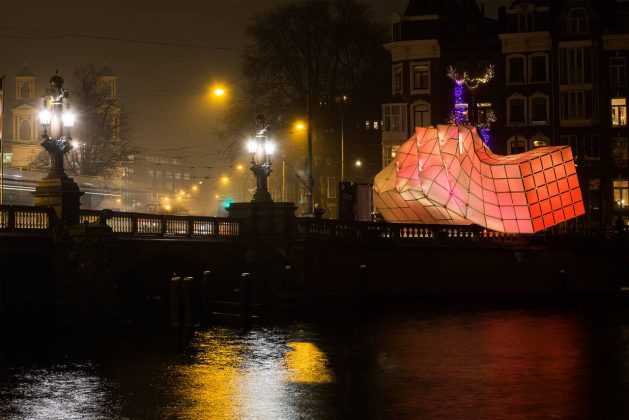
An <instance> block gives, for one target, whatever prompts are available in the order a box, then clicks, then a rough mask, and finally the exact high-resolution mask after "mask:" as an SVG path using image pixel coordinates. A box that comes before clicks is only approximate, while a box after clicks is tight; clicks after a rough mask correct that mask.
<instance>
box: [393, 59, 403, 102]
mask: <svg viewBox="0 0 629 420" xmlns="http://www.w3.org/2000/svg"><path fill="white" fill-rule="evenodd" d="M392 76H393V79H392V91H393V94H394V95H401V94H402V84H403V82H404V79H403V77H402V65H401V64H396V65H395V66H393V73H392Z"/></svg>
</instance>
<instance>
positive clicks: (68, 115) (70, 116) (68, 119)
mask: <svg viewBox="0 0 629 420" xmlns="http://www.w3.org/2000/svg"><path fill="white" fill-rule="evenodd" d="M61 119H62V121H63V126H64V127H74V113H72V112H70V111H65V112H64V113H63V115H62V116H61Z"/></svg>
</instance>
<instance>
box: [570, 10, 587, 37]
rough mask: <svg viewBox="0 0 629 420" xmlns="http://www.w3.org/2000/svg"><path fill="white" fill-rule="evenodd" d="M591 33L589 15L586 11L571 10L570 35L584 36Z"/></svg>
mask: <svg viewBox="0 0 629 420" xmlns="http://www.w3.org/2000/svg"><path fill="white" fill-rule="evenodd" d="M588 31H589V28H588V15H587V14H586V13H585V10H584V9H571V10H570V13H568V33H569V34H583V33H586V32H588Z"/></svg>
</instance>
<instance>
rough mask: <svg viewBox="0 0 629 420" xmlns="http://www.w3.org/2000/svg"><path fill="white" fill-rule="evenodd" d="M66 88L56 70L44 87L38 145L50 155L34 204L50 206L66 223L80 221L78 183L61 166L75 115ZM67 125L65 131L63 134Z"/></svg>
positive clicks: (35, 193) (67, 150) (80, 193)
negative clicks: (40, 137)
mask: <svg viewBox="0 0 629 420" xmlns="http://www.w3.org/2000/svg"><path fill="white" fill-rule="evenodd" d="M68 96H69V94H68V90H67V89H64V88H63V77H62V76H61V75H60V74H59V72H56V73H55V74H54V75H53V76H52V77H51V78H50V88H48V89H46V95H44V103H43V108H42V109H41V111H40V113H39V121H40V123H41V125H42V128H43V129H44V133H43V134H42V139H43V140H42V142H41V145H42V146H43V147H44V149H46V151H47V152H48V153H49V154H50V172H49V173H48V175H47V176H46V177H44V178H43V179H42V180H41V181H40V182H39V183H38V184H37V186H36V188H35V192H34V193H33V195H35V205H36V206H48V207H53V208H54V209H55V212H56V214H57V216H58V217H59V218H60V219H61V220H62V221H64V222H65V223H68V224H75V223H78V222H79V207H80V205H81V204H80V197H81V195H83V193H82V192H80V191H79V186H78V185H77V183H76V182H74V180H72V178H69V177H68V176H67V175H66V173H65V170H64V168H63V157H64V155H65V154H66V153H68V152H69V151H70V150H71V149H72V144H71V142H70V140H71V138H70V133H69V128H70V127H72V126H73V125H74V116H73V115H72V113H71V112H70V110H69V107H68V104H67V102H66V103H65V109H64V99H66V98H68ZM64 128H66V133H64Z"/></svg>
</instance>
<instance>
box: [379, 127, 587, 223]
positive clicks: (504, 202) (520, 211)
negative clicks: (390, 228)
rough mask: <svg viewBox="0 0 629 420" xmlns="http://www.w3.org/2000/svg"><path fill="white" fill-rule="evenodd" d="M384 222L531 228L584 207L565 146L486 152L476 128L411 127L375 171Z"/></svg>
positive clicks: (579, 212)
mask: <svg viewBox="0 0 629 420" xmlns="http://www.w3.org/2000/svg"><path fill="white" fill-rule="evenodd" d="M374 193H375V194H374V205H375V207H376V208H377V210H378V211H379V212H380V213H382V216H383V217H384V219H385V220H386V221H388V222H400V223H402V222H403V223H409V222H410V223H424V224H453V225H461V224H471V223H476V224H478V225H481V226H484V227H487V228H489V229H492V230H496V231H501V232H510V233H533V232H538V231H540V230H543V229H546V228H549V227H551V226H553V225H556V224H558V223H561V222H564V221H566V220H569V219H572V218H575V217H577V216H580V215H582V214H584V213H585V208H584V206H583V198H582V196H581V188H580V187H579V180H578V178H577V173H576V168H575V165H574V159H573V157H572V151H571V150H570V147H569V146H549V147H540V148H537V149H534V150H530V151H528V152H525V153H520V154H517V155H508V156H498V155H495V154H493V153H492V152H491V151H490V150H489V148H487V146H486V145H485V143H484V142H483V140H482V139H481V137H480V136H479V134H478V133H477V131H476V128H475V127H471V126H461V125H458V126H452V125H438V126H437V128H432V127H430V128H426V127H418V128H416V129H415V134H414V135H413V136H412V137H411V138H410V139H409V140H408V141H406V142H405V143H404V144H403V145H402V146H401V147H400V148H399V149H398V150H397V151H396V155H395V160H394V162H392V163H391V164H390V165H389V166H387V167H386V168H384V169H383V170H382V171H381V172H380V173H378V174H377V175H376V178H375V180H374Z"/></svg>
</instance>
